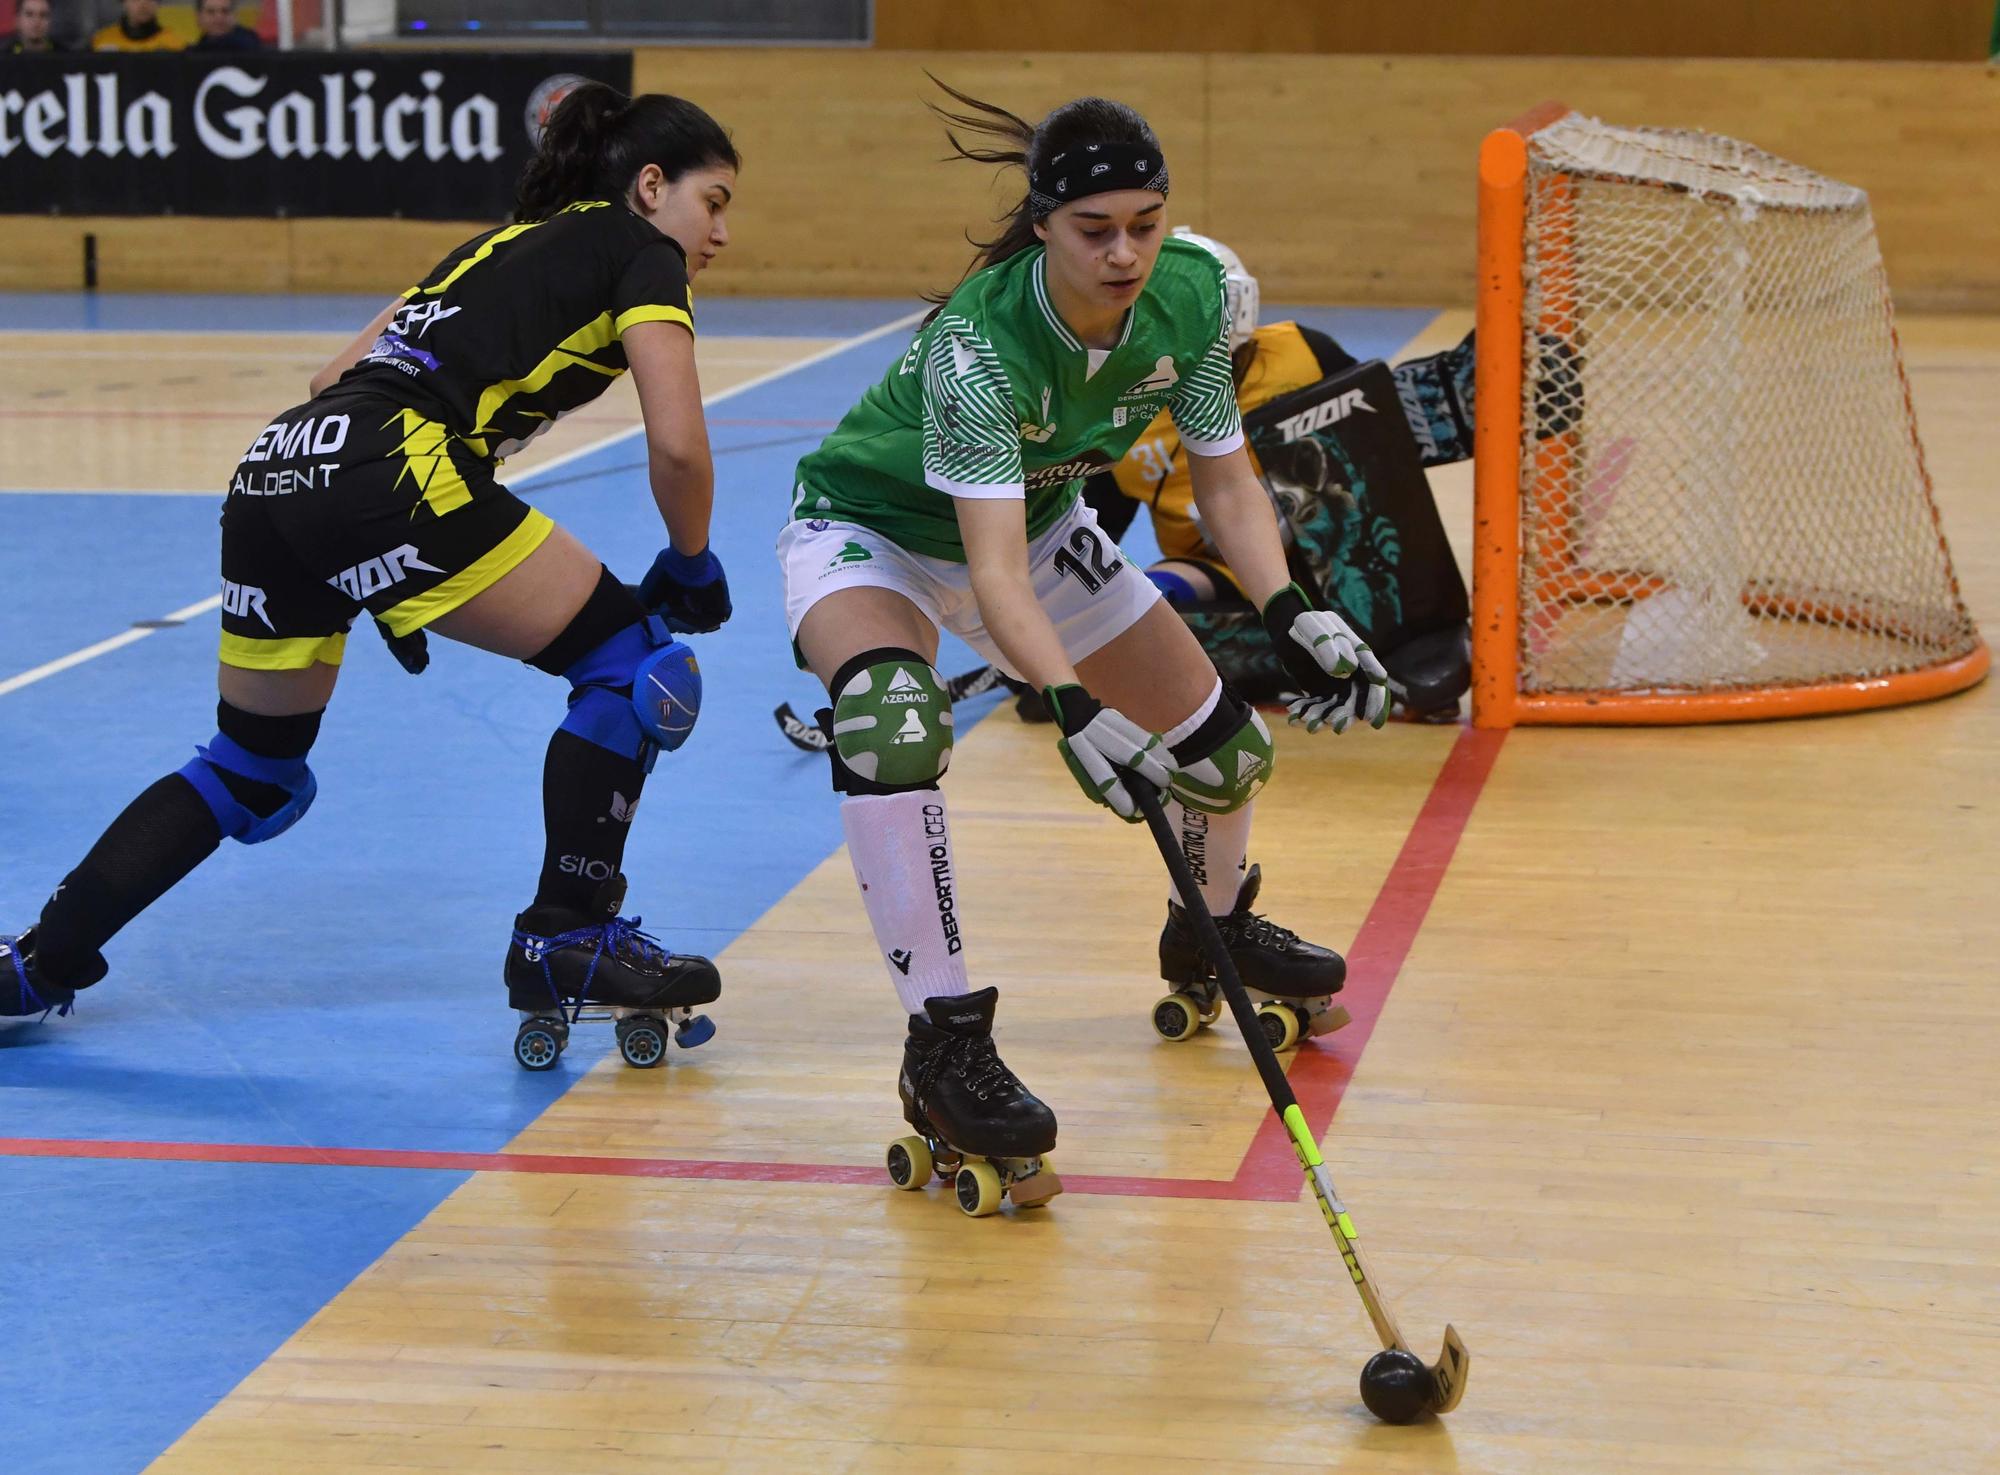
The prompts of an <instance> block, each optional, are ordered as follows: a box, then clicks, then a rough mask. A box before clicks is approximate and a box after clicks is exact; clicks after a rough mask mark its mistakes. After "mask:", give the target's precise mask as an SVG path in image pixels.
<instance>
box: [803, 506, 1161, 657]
mask: <svg viewBox="0 0 2000 1475" xmlns="http://www.w3.org/2000/svg"><path fill="white" fill-rule="evenodd" d="M778 562H779V563H780V564H782V565H783V567H784V570H785V624H786V627H787V628H788V629H789V630H790V631H791V634H792V638H793V640H795V641H796V640H797V639H798V634H799V625H800V624H801V622H803V621H804V619H805V617H806V611H807V610H809V609H811V608H812V607H813V606H814V605H815V604H818V603H819V602H820V601H821V600H822V599H824V598H826V596H827V595H829V594H834V593H837V592H839V591H840V590H842V589H863V588H866V589H893V590H895V591H896V592H897V593H898V594H901V595H902V596H904V597H905V598H906V599H908V600H909V601H910V602H911V603H912V604H914V605H916V607H917V608H918V609H920V610H922V611H923V612H924V614H925V615H926V616H928V617H929V618H930V620H931V621H932V622H933V623H935V624H937V625H938V626H940V627H942V628H943V629H946V630H949V631H951V632H952V633H953V634H954V635H957V636H958V637H959V638H960V639H962V640H963V641H964V642H965V643H966V644H967V645H969V646H971V647H972V648H973V649H974V650H976V651H978V652H979V653H980V654H981V655H982V656H984V657H985V658H986V659H987V660H988V661H991V662H992V663H993V664H994V665H996V666H998V667H999V668H1000V669H1001V670H1002V671H1005V672H1006V673H1007V674H1008V675H1009V676H1011V677H1013V678H1014V679H1015V680H1017V681H1018V680H1020V679H1021V673H1020V672H1018V671H1016V670H1015V669H1014V668H1013V666H1012V665H1011V664H1009V662H1008V660H1007V658H1006V657H1005V656H1004V655H1002V654H1001V653H1000V648H999V647H998V646H997V645H995V644H994V643H993V638H992V636H990V635H988V634H987V633H986V623H985V621H983V620H981V619H980V618H979V603H978V601H977V600H975V599H974V598H973V597H972V573H971V570H970V569H968V568H967V567H966V566H965V565H964V564H962V563H954V562H953V561H952V560H950V559H948V558H932V557H930V556H928V555H927V554H922V553H912V552H910V551H909V550H908V549H907V548H904V547H902V546H901V545H900V544H898V543H896V542H894V541H892V540H891V539H890V538H888V537H887V536H885V535H884V534H882V533H878V532H876V531H875V530H874V529H873V528H865V527H861V526H859V525H857V524H855V523H851V522H832V521H829V520H828V519H826V518H823V517H815V518H812V519H810V520H802V521H795V522H789V523H786V524H785V528H784V531H783V532H781V533H779V534H778ZM1028 572H1029V577H1030V578H1031V579H1032V580H1033V581H1034V586H1035V598H1036V600H1037V601H1038V602H1039V603H1040V604H1041V606H1042V609H1043V611H1044V612H1046V613H1047V615H1048V617H1049V622H1050V623H1051V624H1053V625H1054V626H1055V627H1056V634H1057V636H1058V637H1060V639H1061V640H1062V646H1063V653H1064V654H1065V655H1067V656H1068V657H1069V660H1070V664H1071V665H1075V664H1076V663H1077V662H1078V661H1081V660H1082V659H1083V658H1084V657H1085V656H1088V655H1090V654H1092V653H1093V652H1095V651H1098V650H1101V649H1102V648H1103V647H1105V646H1106V645H1109V644H1110V643H1111V642H1112V641H1114V640H1116V639H1117V638H1118V637H1119V636H1120V635H1123V634H1124V633H1125V632H1126V631H1127V630H1129V629H1131V628H1132V627H1133V626H1134V625H1136V624H1138V623H1139V618H1140V616H1142V615H1144V614H1145V613H1146V611H1147V610H1149V609H1151V608H1152V607H1153V605H1154V603H1155V602H1156V601H1157V600H1158V599H1159V597H1160V591H1159V589H1158V588H1157V587H1156V586H1155V585H1154V583H1153V581H1152V580H1151V579H1149V578H1147V577H1146V576H1145V574H1143V573H1142V572H1140V571H1139V570H1138V569H1136V568H1134V567H1133V566H1132V561H1131V560H1130V559H1128V558H1126V557H1125V556H1124V554H1122V553H1120V552H1119V551H1118V544H1117V542H1116V540H1114V539H1112V538H1111V537H1109V536H1107V535H1106V534H1105V533H1104V532H1103V531H1102V530H1101V529H1099V527H1098V526H1097V515H1096V514H1095V513H1093V512H1092V511H1091V510H1090V508H1089V507H1088V506H1087V505H1086V504H1085V503H1084V501H1083V500H1082V499H1081V498H1078V499H1077V501H1076V502H1074V503H1073V504H1072V505H1071V506H1070V509H1069V510H1068V511H1067V512H1065V513H1064V514H1063V515H1062V516H1061V517H1059V518H1057V519H1056V520H1055V522H1054V523H1053V524H1051V525H1050V527H1049V528H1048V530H1047V531H1046V532H1044V533H1043V534H1042V535H1041V536H1040V537H1038V538H1035V539H1034V540H1032V541H1031V542H1030V543H1029V544H1028Z"/></svg>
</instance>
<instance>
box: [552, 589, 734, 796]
mask: <svg viewBox="0 0 2000 1475" xmlns="http://www.w3.org/2000/svg"><path fill="white" fill-rule="evenodd" d="M562 674H563V676H564V678H565V679H566V680H568V681H569V683H570V685H571V686H573V687H575V688H576V689H575V691H574V692H573V693H572V694H571V696H570V706H569V712H568V714H567V715H566V716H565V717H564V718H563V720H562V724H561V726H562V730H563V731H564V732H568V733H572V734H574V735H575V736H577V737H580V738H582V739H583V740H584V741H585V742H590V743H595V744H596V745H597V746H598V747H600V748H605V749H608V750H610V751H611V752H613V753H617V754H620V755H622V756H624V757H626V758H631V759H634V760H636V761H643V762H647V763H649V764H650V761H651V756H652V750H656V749H658V750H664V751H666V752H669V753H671V752H673V751H674V749H676V748H678V747H679V746H680V745H681V744H682V743H684V742H686V741H687V739H688V734H690V733H691V732H693V731H694V724H695V719H696V718H697V717H698V716H700V714H701V666H700V664H699V663H698V662H697V661H696V660H695V657H694V652H693V651H692V650H690V649H688V647H687V645H686V644H685V643H683V642H682V641H679V640H676V639H674V638H673V637H672V636H671V635H670V634H668V633H667V627H666V623H665V622H664V621H662V620H660V619H658V618H657V617H655V616H651V615H648V616H645V617H643V618H641V619H639V620H637V621H635V622H634V623H632V624H630V625H627V626H625V628H623V629H622V630H619V631H618V632H617V633H616V634H614V635H612V636H611V637H610V638H609V639H608V640H606V641H604V643H603V644H601V645H599V646H597V647H596V648H595V649H593V650H591V651H589V652H587V653H586V654H585V655H583V656H582V657H580V658H579V659H578V660H576V661H575V662H573V663H572V664H571V665H570V666H568V667H567V668H566V669H565V670H564V671H563V673H562Z"/></svg>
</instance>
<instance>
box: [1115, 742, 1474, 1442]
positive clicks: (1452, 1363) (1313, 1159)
mask: <svg viewBox="0 0 2000 1475" xmlns="http://www.w3.org/2000/svg"><path fill="white" fill-rule="evenodd" d="M1118 776H1119V778H1120V780H1121V781H1122V782H1123V783H1124V785H1125V791H1126V792H1127V793H1128V794H1130V795H1132V797H1133V799H1134V800H1135V801H1136V802H1137V804H1138V806H1139V810H1140V812H1141V813H1142V814H1144V815H1145V817H1146V825H1147V827H1148V828H1149V829H1151V830H1152V832H1153V839H1154V841H1155V842H1156V843H1157V844H1158V845H1159V847H1160V858H1161V859H1162V860H1163V861H1165V862H1166V866H1167V874H1168V875H1169V876H1171V877H1172V878H1173V883H1174V889H1175V890H1177V891H1179V892H1180V894H1181V897H1182V899H1183V902H1184V904H1185V905H1186V907H1187V915H1188V917H1189V918H1190V919H1191V920H1192V921H1193V923H1194V927H1195V935H1196V937H1197V938H1198V939H1199V940H1200V942H1201V950H1202V952H1203V954H1204V955H1205V956H1206V957H1207V958H1208V959H1209V961H1210V962H1211V963H1212V964H1213V965H1214V968H1215V981H1216V982H1217V983H1218V984H1220V985H1221V987H1222V995H1223V997H1224V998H1226V999H1227V1000H1229V1012H1230V1013H1231V1014H1233V1015H1234V1016H1235V1017H1236V1027H1237V1029H1239V1030H1241V1031H1242V1033H1243V1043H1244V1044H1245V1045H1247V1046H1249V1048H1250V1058H1251V1059H1252V1060H1254V1061H1255V1062H1256V1063H1257V1074H1258V1075H1260V1076H1262V1077H1263V1079H1264V1089H1265V1090H1266V1091H1268V1092H1269V1093H1270V1096H1271V1109H1272V1110H1273V1111H1275V1112H1276V1113H1277V1114H1278V1118H1279V1120H1281V1121H1282V1122H1283V1123H1284V1124H1285V1131H1286V1132H1287V1133H1288V1134H1290V1136H1291V1139H1292V1150H1293V1151H1294V1152H1295V1153H1297V1154H1298V1159H1299V1166H1300V1168H1302V1169H1303V1170H1304V1172H1305V1175H1306V1181H1307V1182H1308V1183H1309V1184H1311V1185H1312V1191H1313V1197H1314V1198H1316V1199H1318V1200H1319V1211H1320V1214H1321V1216H1322V1217H1323V1218H1324V1219H1325V1220H1326V1226H1327V1228H1329V1229H1331V1230H1332V1231H1333V1242H1334V1244H1335V1245H1336V1246H1337V1247H1338V1248H1339V1250H1340V1258H1341V1259H1342V1260H1343V1261H1344V1262H1345V1263H1346V1265H1347V1273H1348V1275H1349V1276H1350V1277H1351V1278H1352V1279H1353V1281H1354V1288H1355V1290H1357V1291H1359V1292H1360V1293H1361V1304H1362V1305H1363V1306H1364V1307H1366V1308H1367V1311H1368V1319H1369V1320H1370V1321H1372V1322H1374V1323H1375V1335H1376V1336H1378V1337H1380V1338H1381V1339H1382V1346H1383V1348H1384V1349H1385V1351H1387V1352H1391V1353H1400V1354H1402V1356H1403V1357H1405V1358H1408V1359H1409V1360H1410V1364H1411V1367H1412V1370H1414V1369H1415V1368H1416V1367H1421V1366H1422V1364H1421V1363H1418V1362H1417V1361H1416V1358H1415V1355H1414V1354H1413V1353H1411V1351H1410V1348H1409V1344H1408V1343H1407V1342H1405V1341H1404V1340H1403V1334H1402V1332H1401V1331H1399V1330H1398V1329H1397V1327H1396V1319H1395V1318H1394V1317H1393V1316H1391V1315H1390V1313H1389V1308H1388V1306H1387V1304H1385V1303H1384V1301H1383V1300H1382V1296H1381V1293H1380V1292H1379V1291H1378V1290H1377V1289H1376V1284H1375V1278H1374V1276H1372V1275H1371V1274H1369V1272H1368V1265H1367V1262H1366V1261H1364V1260H1363V1259H1362V1258H1361V1246H1360V1245H1359V1244H1357V1243H1356V1234H1355V1230H1354V1221H1353V1220H1352V1219H1350V1218H1349V1217H1348V1214H1347V1208H1346V1206H1345V1205H1344V1204H1342V1203H1341V1201H1340V1197H1339V1195H1338V1194H1336V1193H1335V1192H1334V1188H1333V1175H1332V1174H1331V1173H1329V1172H1328V1171H1327V1168H1326V1163H1325V1161H1324V1160H1323V1159H1322V1158H1321V1157H1320V1153H1319V1144H1318V1143H1316V1142H1315V1141H1313V1135H1312V1129H1311V1128H1309V1127H1308V1126H1307V1125H1306V1118H1305V1113H1304V1112H1303V1111H1301V1110H1300V1109H1299V1099H1298V1097H1297V1096H1295V1095H1293V1094H1292V1083H1291V1082H1290V1081H1288V1080H1287V1079H1286V1078H1285V1068H1284V1067H1283V1066H1282V1065H1280V1064H1279V1063H1278V1054H1277V1052H1276V1051H1275V1050H1273V1049H1272V1048H1271V1044H1270V1041H1268V1040H1266V1039H1265V1038H1264V1031H1263V1029H1262V1028H1261V1027H1260V1026H1259V1025H1258V1023H1257V1011H1256V1009H1255V1007H1254V1006H1253V1005H1252V1004H1251V1002H1250V996H1249V995H1248V994H1247V993H1245V992H1244V991H1243V980H1242V979H1241V978H1239V977H1238V976H1237V973H1236V965H1235V963H1234V962H1233V961H1232V960H1231V958H1230V956H1229V950H1228V948H1226V947H1225V946H1224V945H1223V942H1222V934H1221V933H1219V932H1218V931H1216V927H1215V918H1214V917H1212V916H1210V915H1209V911H1208V907H1207V905H1206V904H1205V903H1204V902H1203V900H1202V895H1201V888H1200V887H1199V886H1197V885H1196V884H1195V881H1194V877H1193V876H1192V875H1191V874H1190V873H1189V871H1188V864H1187V859H1186V857H1184V856H1183V855H1182V854H1181V847H1180V843H1179V841H1178V840H1176V839H1175V837H1174V831H1173V826H1172V825H1170V824H1169V823H1168V822H1167V817H1166V815H1165V813H1163V812H1162V811H1161V808H1160V800H1159V796H1158V795H1157V794H1156V793H1155V792H1154V790H1153V786H1152V785H1151V784H1149V783H1147V782H1145V780H1143V779H1140V778H1138V777H1136V776H1135V775H1133V774H1131V773H1129V772H1127V771H1126V770H1124V769H1122V768H1121V769H1119V770H1118ZM1471 1366H1472V1356H1471V1354H1470V1353H1468V1352H1467V1351H1466V1350H1465V1344H1464V1343H1463V1342H1461V1341H1460V1340H1459V1339H1458V1333H1457V1332H1456V1331H1454V1330H1453V1329H1452V1328H1451V1327H1449V1326H1447V1327H1446V1328H1445V1329H1444V1350H1443V1351H1442V1352H1440V1353H1439V1354H1438V1360H1437V1361H1436V1362H1435V1363H1433V1364H1431V1365H1430V1366H1429V1367H1428V1368H1425V1369H1424V1371H1425V1373H1427V1374H1428V1377H1429V1383H1428V1396H1426V1397H1425V1399H1424V1401H1423V1407H1424V1408H1427V1409H1429V1410H1430V1411H1431V1412H1432V1413H1435V1414H1442V1413H1449V1412H1450V1411H1451V1410H1452V1409H1454V1408H1457V1407H1458V1400H1459V1399H1460V1398H1461V1397H1463V1396H1464V1394H1465V1380H1466V1377H1467V1374H1468V1373H1469V1371H1470V1369H1471ZM1375 1367H1376V1363H1375V1362H1374V1361H1372V1360H1371V1361H1370V1363H1369V1364H1368V1370H1367V1371H1365V1372H1364V1373H1363V1374H1362V1392H1363V1396H1364V1397H1366V1398H1368V1404H1369V1407H1370V1408H1371V1409H1375V1411H1376V1412H1377V1413H1381V1409H1379V1408H1376V1402H1375V1399H1374V1398H1372V1397H1369V1396H1368V1393H1369V1390H1368V1382H1369V1378H1370V1375H1371V1373H1373V1371H1374V1369H1375ZM1392 1421H1393V1422H1402V1420H1400V1419H1394V1420H1392Z"/></svg>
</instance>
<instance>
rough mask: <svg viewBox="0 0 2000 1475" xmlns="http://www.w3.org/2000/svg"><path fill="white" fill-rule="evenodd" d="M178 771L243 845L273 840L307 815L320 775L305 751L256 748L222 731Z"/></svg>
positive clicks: (227, 836) (229, 836) (222, 826)
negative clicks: (279, 754)
mask: <svg viewBox="0 0 2000 1475" xmlns="http://www.w3.org/2000/svg"><path fill="white" fill-rule="evenodd" d="M195 753H196V755H197V756H196V757H194V758H192V759H190V760H189V761H188V762H187V763H186V764H185V765H183V766H182V768H181V770H180V775H181V777H182V778H184V779H186V780H187V781H188V782H189V783H190V784H192V785H194V790H195V792H196V793H197V794H199V795H201V797H202V801H203V802H204V803H206V804H207V805H208V808H209V812H210V813H211V814H213V815H214V816H215V823H216V826H217V827H218V828H219V829H220V830H221V831H222V834H223V837H224V838H225V839H229V840H237V841H241V842H242V843H243V844H245V845H261V844H262V843H263V842H264V841H266V840H275V839H276V838H277V837H278V836H280V835H282V834H284V833H285V831H286V830H289V829H290V828H291V827H292V826H293V825H295V824H297V823H298V822H299V820H300V819H301V818H303V817H304V815H305V812H306V811H307V810H308V809H310V808H312V802H313V799H314V798H315V797H316V796H317V795H318V793H319V780H318V779H316V778H314V777H313V771H312V769H311V767H309V766H308V765H307V763H306V760H305V758H304V757H303V756H300V757H296V758H272V757H268V756H266V755H264V754H261V753H253V752H251V751H250V750H249V749H248V748H246V747H244V746H243V745H242V744H241V743H239V742H237V741H236V740H235V739H234V738H232V737H230V736H229V735H228V734H226V733H221V732H218V733H217V734H216V735H215V736H214V738H213V739H211V740H210V741H209V743H208V745H207V746H206V747H201V748H197V749H195Z"/></svg>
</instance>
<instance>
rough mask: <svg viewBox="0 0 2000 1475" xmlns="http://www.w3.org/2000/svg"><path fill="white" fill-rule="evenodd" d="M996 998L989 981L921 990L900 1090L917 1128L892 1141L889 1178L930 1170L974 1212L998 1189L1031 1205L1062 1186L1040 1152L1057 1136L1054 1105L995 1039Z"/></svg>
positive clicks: (902, 1183) (900, 1181) (911, 1178)
mask: <svg viewBox="0 0 2000 1475" xmlns="http://www.w3.org/2000/svg"><path fill="white" fill-rule="evenodd" d="M999 1002H1000V993H999V990H997V989H990V988H986V989H981V990H980V991H979V992H978V993H976V994H963V995H958V996H947V997H943V998H936V999H926V1000H925V1001H924V1014H912V1015H911V1016H910V1036H909V1038H908V1039H907V1040H906V1041H904V1043H903V1071H902V1074H901V1075H900V1076H899V1077H898V1078H897V1081H896V1090H897V1092H898V1094H900V1095H901V1096H902V1098H903V1119H904V1120H905V1121H907V1122H908V1123H909V1124H910V1125H911V1126H913V1127H915V1128H916V1129H917V1131H918V1133H919V1134H920V1135H918V1136H915V1137H899V1138H898V1139H897V1140H896V1141H894V1142H892V1143H890V1144H889V1179H890V1181H891V1182H893V1183H894V1184H895V1185H896V1186H897V1187H898V1188H908V1189H919V1188H922V1187H923V1186H924V1185H925V1184H927V1183H929V1182H930V1181H931V1176H932V1174H936V1176H938V1177H939V1178H942V1179H945V1180H946V1181H947V1182H949V1183H950V1184H951V1185H952V1188H953V1190H954V1191H955V1192H956V1194H957V1196H958V1206H959V1208H961V1209H962V1210H964V1211H965V1212H966V1213H967V1214H969V1215H970V1216H971V1217H973V1218H975V1219H979V1218H984V1217H985V1216H986V1215H988V1214H992V1213H996V1212H997V1211H998V1210H999V1208H1000V1200H1001V1199H1002V1198H1011V1199H1012V1200H1013V1201H1014V1207H1015V1208H1017V1209H1030V1208H1033V1207H1035V1206H1036V1205H1037V1204H1045V1203H1047V1202H1048V1201H1049V1200H1050V1199H1052V1198H1054V1197H1055V1196H1056V1195H1057V1194H1059V1193H1061V1192H1062V1179H1060V1178H1058V1177H1057V1176H1056V1174H1055V1170H1054V1169H1053V1168H1051V1167H1049V1166H1048V1164H1047V1163H1046V1162H1044V1161H1043V1158H1044V1155H1045V1154H1047V1153H1048V1151H1049V1150H1050V1149H1051V1148H1053V1147H1054V1146H1055V1145H1056V1114H1055V1113H1054V1112H1052V1111H1050V1110H1049V1109H1048V1108H1047V1107H1046V1106H1044V1105H1042V1103H1041V1102H1040V1101H1038V1100H1036V1099H1035V1097H1034V1096H1033V1095H1031V1094H1030V1093H1029V1091H1028V1088H1027V1087H1026V1086H1023V1085H1022V1084H1021V1082H1020V1079H1019V1078H1018V1077H1017V1076H1015V1074H1014V1072H1012V1071H1011V1070H1009V1069H1007V1067H1006V1065H1005V1064H1004V1063H1003V1062H1002V1061H1001V1059H1000V1056H999V1054H998V1053H997V1052H996V1051H995V1050H994V1048H993V1011H994V1009H995V1007H996V1006H997V1005H998V1004H999ZM926 1015H928V1017H925V1016H926Z"/></svg>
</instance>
